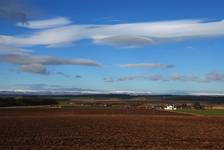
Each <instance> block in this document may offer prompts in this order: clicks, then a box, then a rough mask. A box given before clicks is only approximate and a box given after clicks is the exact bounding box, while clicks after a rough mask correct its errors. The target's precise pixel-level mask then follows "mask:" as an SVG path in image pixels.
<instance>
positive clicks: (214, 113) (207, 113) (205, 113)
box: [175, 109, 224, 116]
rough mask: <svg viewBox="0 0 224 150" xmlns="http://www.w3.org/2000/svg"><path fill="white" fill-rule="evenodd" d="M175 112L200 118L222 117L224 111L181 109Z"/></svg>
mask: <svg viewBox="0 0 224 150" xmlns="http://www.w3.org/2000/svg"><path fill="white" fill-rule="evenodd" d="M175 112H180V113H188V114H193V115H202V116H224V109H211V110H194V109H182V110H176V111H175Z"/></svg>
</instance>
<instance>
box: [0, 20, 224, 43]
mask: <svg viewBox="0 0 224 150" xmlns="http://www.w3.org/2000/svg"><path fill="white" fill-rule="evenodd" d="M218 36H224V21H223V20H221V21H210V22H209V21H207V22H206V21H204V20H174V21H161V22H143V23H126V24H113V25H96V24H95V25H88V24H83V25H68V26H63V27H56V28H53V29H47V30H41V31H38V32H34V33H32V34H28V35H26V36H8V35H0V44H5V45H13V46H37V45H43V46H52V45H67V44H69V43H70V44H71V43H74V42H77V41H80V40H83V39H90V40H92V41H93V42H94V43H95V44H107V45H115V46H119V47H138V46H144V45H150V44H158V43H163V42H169V41H180V40H186V39H189V38H208V37H218Z"/></svg>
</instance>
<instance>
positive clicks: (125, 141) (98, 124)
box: [0, 108, 224, 150]
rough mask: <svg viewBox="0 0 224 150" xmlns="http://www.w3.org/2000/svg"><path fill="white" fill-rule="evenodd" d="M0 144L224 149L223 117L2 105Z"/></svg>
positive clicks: (8, 146) (7, 146) (4, 147)
mask: <svg viewBox="0 0 224 150" xmlns="http://www.w3.org/2000/svg"><path fill="white" fill-rule="evenodd" d="M0 149H1V150H9V149H21V150H26V149H32V150H34V149H47V150H48V149H50V150H51V149H61V150H67V149H68V150H70V149H83V150H88V149H100V150H101V149H144V150H147V149H161V150H162V149H224V117H197V116H189V115H182V114H176V113H172V112H165V111H152V110H125V109H122V110H121V109H120V110H118V109H116V110H113V109H100V110H99V109H98V110H73V109H47V108H45V109H44V108H43V109H40V108H38V109H1V110H0Z"/></svg>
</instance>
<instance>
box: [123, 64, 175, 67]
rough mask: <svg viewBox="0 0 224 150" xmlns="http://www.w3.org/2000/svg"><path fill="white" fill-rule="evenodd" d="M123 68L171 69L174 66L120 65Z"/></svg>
mask: <svg viewBox="0 0 224 150" xmlns="http://www.w3.org/2000/svg"><path fill="white" fill-rule="evenodd" d="M120 66H121V67H124V68H173V67H174V65H169V64H156V63H140V64H122V65H120Z"/></svg>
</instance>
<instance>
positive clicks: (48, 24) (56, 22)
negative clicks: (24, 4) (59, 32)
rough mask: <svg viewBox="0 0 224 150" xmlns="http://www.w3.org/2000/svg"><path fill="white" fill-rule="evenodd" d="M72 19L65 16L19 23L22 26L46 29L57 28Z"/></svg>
mask: <svg viewBox="0 0 224 150" xmlns="http://www.w3.org/2000/svg"><path fill="white" fill-rule="evenodd" d="M70 23H71V21H70V20H69V19H68V18H65V17H57V18H52V19H46V20H37V21H35V20H34V21H28V22H27V23H26V24H24V23H21V22H19V23H17V25H18V26H20V27H25V28H30V29H46V28H55V27H60V26H65V25H68V24H70Z"/></svg>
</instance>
